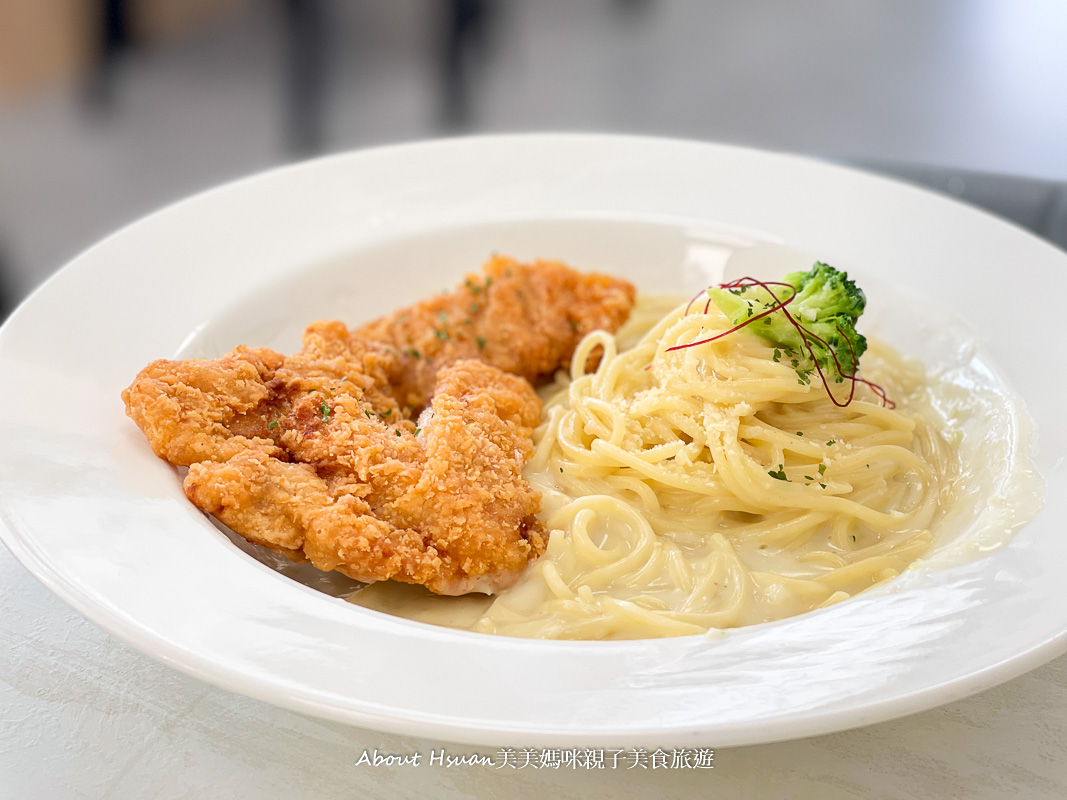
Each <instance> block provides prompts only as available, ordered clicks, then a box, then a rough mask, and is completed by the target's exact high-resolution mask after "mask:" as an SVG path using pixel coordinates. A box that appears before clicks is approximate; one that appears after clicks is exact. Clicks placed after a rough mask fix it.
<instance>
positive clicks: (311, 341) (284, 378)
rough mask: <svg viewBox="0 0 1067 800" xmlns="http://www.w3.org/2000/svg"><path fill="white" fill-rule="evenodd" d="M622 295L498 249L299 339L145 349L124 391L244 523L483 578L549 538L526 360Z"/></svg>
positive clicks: (366, 567)
mask: <svg viewBox="0 0 1067 800" xmlns="http://www.w3.org/2000/svg"><path fill="white" fill-rule="evenodd" d="M477 281H480V282H477ZM494 287H495V288H494ZM474 297H477V298H480V300H479V301H478V302H477V303H475V302H474V301H473V300H470V298H474ZM468 301H470V302H468ZM632 302H633V288H632V287H631V286H630V285H629V284H626V283H625V282H622V281H617V280H614V279H611V278H605V277H602V276H596V275H581V274H580V273H577V272H574V271H573V270H570V269H569V268H567V267H564V266H563V265H560V264H554V263H548V262H542V263H539V264H538V265H519V264H516V263H515V262H513V261H511V260H509V259H503V258H494V259H493V260H492V261H490V263H489V264H488V265H487V266H486V275H485V276H484V277H482V278H474V277H469V278H468V279H467V281H466V282H465V284H464V286H463V287H461V288H460V289H459V290H457V291H456V292H455V293H453V294H451V295H446V296H441V297H438V298H435V299H434V300H431V301H428V302H426V303H421V304H419V305H417V306H414V307H412V308H410V309H408V310H406V311H401V312H398V313H397V314H394V315H391V316H390V317H385V318H383V319H381V320H378V321H377V322H374V323H370V324H369V325H367V326H364V327H363V328H362V329H360V330H358V331H355V332H350V331H349V330H348V329H347V328H346V327H345V326H344V325H343V324H341V323H339V322H318V323H315V324H314V325H312V326H311V327H309V328H308V330H307V332H306V333H305V336H304V347H303V349H302V350H301V351H300V352H299V353H297V354H295V355H291V356H282V355H280V354H278V353H275V352H274V351H272V350H268V349H265V348H246V347H239V348H237V349H236V350H234V351H233V352H232V353H230V354H229V355H227V356H223V357H222V358H218V359H213V360H192V361H165V360H164V361H157V362H154V363H152V364H150V365H149V366H148V367H146V368H145V369H144V370H142V372H141V374H140V375H138V377H137V379H136V380H135V381H134V382H133V384H131V386H130V387H129V388H128V389H127V390H126V391H124V392H123V399H124V401H125V402H126V406H127V413H128V414H129V416H130V417H131V418H132V419H134V421H135V422H136V423H137V424H138V426H139V427H141V429H142V430H143V431H144V433H145V435H146V437H147V438H148V440H149V443H150V444H151V446H152V449H153V450H154V452H155V453H156V454H157V455H159V456H160V457H161V458H164V459H165V460H167V461H169V462H170V463H172V464H175V465H179V466H188V467H189V473H188V476H187V477H186V479H185V491H186V495H187V496H188V497H189V499H190V500H192V501H193V502H194V503H195V504H196V505H197V506H198V507H199V508H201V509H202V510H204V511H206V512H208V513H210V514H213V515H215V516H216V517H217V518H218V519H220V520H221V521H222V522H224V523H225V524H227V525H228V526H229V527H230V528H231V529H232V530H234V531H235V532H237V533H238V534H240V535H242V536H244V537H245V538H246V539H248V540H249V541H252V542H254V543H257V544H260V545H264V546H266V547H269V548H271V549H273V550H276V551H278V552H282V553H286V554H287V555H289V556H290V557H292V558H294V559H295V560H305V559H307V560H310V561H311V563H312V564H313V565H314V566H316V567H318V568H319V569H323V570H331V569H335V570H337V571H339V572H342V573H343V574H346V575H349V576H351V577H353V578H356V579H358V580H362V581H377V580H387V579H393V580H398V581H403V582H408V583H419V584H423V585H426V586H427V587H428V588H430V589H431V590H432V591H434V592H437V593H439V594H463V593H467V592H471V591H482V592H487V593H491V592H493V591H498V590H500V589H503V588H505V587H506V586H508V585H510V584H511V583H513V582H514V581H515V580H516V579H517V578H518V577H519V575H520V574H521V572H522V569H523V568H524V567H525V565H526V564H527V562H528V561H529V560H530V559H532V558H536V557H537V556H538V555H540V554H541V553H542V552H543V551H544V548H545V544H546V536H545V534H544V530H543V527H542V525H541V523H540V521H539V520H538V518H537V516H536V515H537V512H538V511H539V510H540V496H539V495H538V494H537V493H536V492H534V491H533V490H532V489H531V488H530V486H529V485H528V484H527V483H526V481H525V480H524V479H523V477H522V472H521V471H522V467H523V465H524V463H525V462H526V460H527V459H528V458H529V455H530V453H531V451H532V444H531V441H530V435H531V432H532V429H533V427H534V426H536V425H537V423H538V421H539V417H540V401H539V400H538V399H537V396H536V395H535V394H534V392H533V389H532V387H531V386H530V385H529V383H527V381H526V380H524V379H523V378H531V379H539V378H542V377H547V376H549V375H551V374H552V373H553V372H554V371H555V370H556V369H558V368H559V367H561V366H563V365H564V364H565V363H566V362H567V361H568V360H569V359H570V356H571V354H572V353H573V350H574V347H575V346H576V345H577V342H578V341H579V340H580V338H581V336H582V335H584V333H585V332H587V331H589V330H593V329H595V328H598V327H601V328H607V329H609V330H614V329H615V328H616V327H617V326H618V325H619V324H620V323H621V322H622V321H623V320H624V319H625V317H626V316H627V315H628V313H629V309H630V306H631V305H632ZM464 303H466V306H464V305H463V304H464ZM475 305H477V308H474V306H475ZM464 308H465V309H466V310H465V311H464ZM460 314H464V316H462V318H461V317H460V316H459V315H460ZM461 327H462V328H464V329H461ZM450 331H451V332H450ZM442 334H444V335H442ZM453 334H454V335H453ZM483 334H484V335H483ZM472 337H473V338H472ZM408 340H410V342H409V341H408ZM402 344H408V345H410V346H408V347H407V348H406V349H405V348H404V347H402ZM524 347H525V348H528V350H526V351H524V350H523V349H522V348H524ZM419 348H421V349H419ZM479 356H480V357H481V358H479ZM502 370H508V371H511V372H515V373H517V374H518V375H519V376H522V377H516V376H515V375H509V374H506V373H505V372H504V371H502ZM423 407H425V410H424V411H423V412H422V414H421V416H420V417H419V420H418V421H417V422H416V421H414V420H413V419H412V418H411V412H412V411H415V410H417V409H420V408H423Z"/></svg>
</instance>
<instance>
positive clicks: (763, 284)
mask: <svg viewBox="0 0 1067 800" xmlns="http://www.w3.org/2000/svg"><path fill="white" fill-rule="evenodd" d="M752 286H758V287H760V288H761V289H763V290H764V291H765V292H766V293H767V294H768V295H770V298H771V300H772V301H773V302H772V303H771V304H770V305H769V306H767V307H766V308H765V309H764V310H763V311H761V312H760V313H758V314H753V315H752V316H751V317H749V318H748V319H746V320H745V321H744V322H742V323H740V324H738V325H735V326H734V327H732V328H730V330H728V331H723V332H722V333H717V334H715V335H714V336H708V337H707V338H704V339H698V340H697V341H695V342H688V343H686V344H677V345H674V346H673V347H668V348H667V350H666V352H668V353H671V352H673V351H675V350H685V349H687V348H690V347H697V346H699V345H702V344H708V343H710V342H714V341H717V340H719V339H722V338H724V337H726V336H729V335H730V334H732V333H736V332H737V331H739V330H741V329H742V328H746V327H748V326H749V325H751V324H752V323H753V322H755V321H757V320H759V319H763V318H764V317H767V316H770V315H771V314H773V313H775V312H777V311H781V312H782V314H783V315H785V318H786V320H788V321H789V324H791V325H792V326H793V327H794V328H796V330H797V332H798V333H799V334H800V339H801V341H802V342H803V343H804V347H805V349H807V351H808V355H809V356H810V357H811V363H812V365H813V366H814V367H815V370H816V372H818V374H819V379H820V380H821V381H822V385H823V388H825V389H826V394H827V396H828V397H829V398H830V402H832V403H833V404H834V405H835V406H837V407H839V408H845V407H846V406H848V405H850V404H851V403H852V400H853V398H854V397H855V396H856V384H857V383H862V384H863V385H864V386H866V387H867V388H869V389H870V390H871V391H872V392H873V393H874V394H875V396H876V397H878V399H879V400H881V401H882V405H883V406H886V407H888V408H896V405H897V404H896V403H894V402H893V401H892V400H890V399H889V397H888V396H887V395H886V392H885V389H883V388H882V387H881V386H879V385H878V384H876V383H874V382H872V381H869V380H867V379H866V378H861V377H859V376H858V375H856V373H855V372H853V373H852V374H851V375H846V374H845V371H844V370H843V369H842V368H841V362H840V361H838V359H837V354H836V353H834V349H833V348H832V347H831V346H830V343H829V342H827V341H826V340H825V339H822V338H821V337H819V336H817V335H816V334H814V333H812V332H811V331H810V330H808V329H807V328H805V327H804V326H803V325H801V324H800V323H799V322H798V321H797V319H796V317H794V316H793V315H792V314H791V313H789V308H788V306H789V304H790V303H792V302H793V298H794V297H796V289H795V288H794V287H793V286H792V284H789V283H783V282H781V281H761V280H758V279H757V278H751V277H747V276H746V277H744V278H738V279H737V280H733V281H729V282H727V283H720V284H719V288H720V289H727V290H729V289H747V288H749V287H752ZM772 286H775V287H784V288H786V289H788V290H789V291H790V292H791V294H790V295H789V296H788V297H786V298H784V299H780V298H779V297H778V295H776V294H775V293H774V290H773V289H771V287H772ZM700 294H703V292H701V293H700ZM700 294H698V295H696V296H695V297H694V298H693V299H692V300H690V301H689V304H688V305H687V306H686V307H685V313H686V314H689V313H690V311H691V310H692V307H693V304H694V303H695V302H696V301H697V298H699V297H700ZM710 309H711V299H710V298H709V299H708V302H707V303H706V304H705V306H704V313H705V314H707V313H708V311H709V310H710ZM838 333H841V334H842V338H843V339H844V340H845V342H846V343H847V344H848V348H849V352H850V353H851V354H852V363H853V364H854V365H857V366H858V361H857V359H856V352H855V350H854V349H853V347H852V342H851V340H850V339H849V337H847V336H845V335H844V334H843V332H842V331H841V329H840V328H838ZM813 341H814V342H818V343H819V344H821V345H822V346H823V347H825V348H826V350H827V352H828V353H829V355H830V358H832V359H833V362H834V366H835V367H836V368H837V372H838V374H839V375H841V376H842V378H844V379H846V380H848V381H849V391H848V397H847V398H846V399H845V400H844V401H841V400H838V399H837V398H836V397H834V393H833V391H832V390H831V389H830V381H829V380H828V379H827V377H826V374H825V373H824V372H823V370H822V367H821V366H819V360H818V358H816V356H815V351H814V349H813V348H812V346H811V343H812V342H813Z"/></svg>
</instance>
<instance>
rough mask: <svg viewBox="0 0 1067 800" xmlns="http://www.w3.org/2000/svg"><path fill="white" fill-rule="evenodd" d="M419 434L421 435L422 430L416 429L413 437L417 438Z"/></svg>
mask: <svg viewBox="0 0 1067 800" xmlns="http://www.w3.org/2000/svg"><path fill="white" fill-rule="evenodd" d="M420 433H422V428H416V429H415V435H416V436H418V435H419V434H420Z"/></svg>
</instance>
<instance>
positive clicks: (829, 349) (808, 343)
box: [708, 262, 867, 383]
mask: <svg viewBox="0 0 1067 800" xmlns="http://www.w3.org/2000/svg"><path fill="white" fill-rule="evenodd" d="M781 282H782V283H787V284H789V286H781V285H778V284H771V285H770V290H771V291H773V292H774V295H775V296H776V297H777V298H778V300H779V301H782V302H784V301H785V300H788V299H789V297H790V296H791V295H792V293H793V292H795V293H796V296H795V297H794V299H793V301H792V302H791V303H790V304H789V305H788V311H789V313H790V315H791V316H792V317H793V319H794V320H796V322H797V323H798V324H799V325H800V328H798V327H797V326H796V325H794V324H793V323H792V322H790V321H789V319H788V318H787V317H786V315H785V314H784V313H782V311H780V310H779V311H774V312H773V313H770V314H767V316H765V317H763V318H762V319H757V317H758V316H759V315H760V314H761V313H764V312H766V311H767V310H769V309H770V308H772V307H773V306H774V305H775V301H774V299H773V298H772V297H771V294H770V292H768V290H767V289H765V288H763V287H761V286H759V285H741V286H734V287H715V288H711V289H708V295H709V296H710V297H711V300H712V302H713V303H715V305H716V306H718V307H719V309H720V310H721V311H722V312H723V313H724V314H725V315H726V316H727V317H728V318H729V320H730V322H731V323H733V324H734V325H742V324H744V323H745V322H746V321H747V320H752V322H751V323H750V324H749V325H747V326H746V330H749V331H752V332H753V333H755V334H758V335H759V336H761V337H762V338H764V339H766V340H767V341H769V342H771V343H772V344H774V345H775V346H776V348H781V350H778V349H776V351H775V360H776V361H783V362H784V363H787V364H789V365H790V366H792V367H793V368H794V369H795V370H796V372H797V378H798V380H799V381H800V382H801V383H809V382H810V381H811V374H812V372H814V370H815V366H814V365H813V364H812V361H811V354H812V353H814V355H815V361H816V363H817V364H818V365H819V367H820V368H821V369H822V371H823V374H824V375H825V376H826V379H827V380H829V381H835V382H837V383H840V382H841V381H843V380H844V379H845V378H851V377H852V376H853V375H855V373H856V370H857V368H858V366H859V358H860V356H861V355H863V353H864V351H865V350H866V349H867V340H866V339H865V338H863V336H862V335H861V334H859V333H857V332H856V320H857V319H859V316H860V314H862V313H863V309H864V306H865V305H866V304H867V298H866V297H864V295H863V290H862V289H860V288H859V287H858V286H856V284H855V283H854V282H853V281H850V280H849V279H848V274H847V273H844V272H838V271H837V270H836V269H834V268H833V267H831V266H830V265H829V264H823V263H822V262H816V263H815V266H813V267H812V268H811V269H810V270H809V271H808V272H794V273H792V274H791V275H786V276H785V277H784V278H783V279H782V281H781ZM789 287H792V291H791V290H790V288H789ZM820 340H821V341H820ZM850 343H851V347H850ZM809 348H810V350H809ZM783 351H784V352H783ZM835 357H836V361H835V360H834V359H835ZM839 365H840V369H839V368H838V366H839Z"/></svg>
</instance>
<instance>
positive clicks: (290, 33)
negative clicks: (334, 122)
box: [282, 0, 328, 156]
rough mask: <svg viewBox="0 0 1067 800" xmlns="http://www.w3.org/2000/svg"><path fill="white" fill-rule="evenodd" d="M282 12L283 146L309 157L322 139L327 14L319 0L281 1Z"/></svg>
mask: <svg viewBox="0 0 1067 800" xmlns="http://www.w3.org/2000/svg"><path fill="white" fill-rule="evenodd" d="M282 8H283V12H284V13H283V14H282V24H283V25H284V26H285V37H286V43H285V44H286V54H285V55H286V71H285V134H286V145H287V146H288V148H289V150H290V152H292V153H294V154H295V155H301V156H303V155H312V154H314V153H318V152H320V151H321V150H322V147H323V142H324V139H325V136H324V129H325V113H324V112H325V103H324V101H325V82H326V68H327V61H328V59H327V52H326V51H327V46H328V43H327V35H326V34H327V31H326V10H325V7H324V6H323V3H322V0H282Z"/></svg>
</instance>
